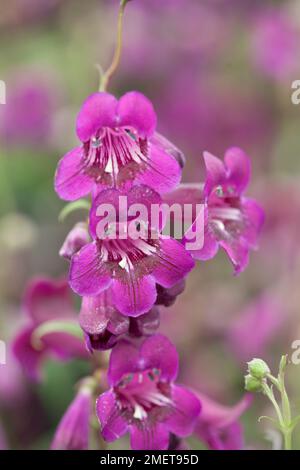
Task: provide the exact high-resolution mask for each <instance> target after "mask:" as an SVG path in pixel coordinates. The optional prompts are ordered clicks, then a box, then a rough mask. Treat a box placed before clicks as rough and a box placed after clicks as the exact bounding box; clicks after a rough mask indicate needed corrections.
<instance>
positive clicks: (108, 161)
mask: <svg viewBox="0 0 300 470" xmlns="http://www.w3.org/2000/svg"><path fill="white" fill-rule="evenodd" d="M156 125H157V118H156V114H155V111H154V108H153V106H152V104H151V102H150V101H149V100H148V99H147V98H146V97H145V96H143V95H142V94H141V93H138V92H130V93H126V94H125V95H124V96H123V97H121V98H120V99H119V100H117V99H116V98H115V97H114V96H112V95H111V94H108V93H106V92H98V93H95V94H93V95H92V96H91V97H89V98H88V99H87V100H86V101H85V103H84V104H83V106H82V109H81V110H80V112H79V115H78V119H77V135H78V137H79V139H80V141H81V144H80V145H79V146H78V147H77V148H75V149H74V150H71V151H70V152H69V153H67V155H65V156H64V157H63V158H62V160H61V161H60V162H59V164H58V168H57V171H56V176H55V189H56V192H57V193H58V195H59V196H60V197H61V198H62V199H64V200H67V201H75V200H78V199H80V198H82V197H84V196H89V198H90V210H89V218H88V221H83V222H80V223H77V224H76V225H75V226H74V228H73V229H72V230H71V231H70V233H69V234H68V236H67V238H66V240H65V242H64V243H63V246H62V248H61V250H60V255H61V256H63V257H64V258H66V259H67V260H69V261H70V270H69V285H68V282H67V281H65V280H61V281H53V280H51V279H46V278H40V279H36V280H34V281H33V282H32V283H31V284H30V285H29V286H28V288H27V291H26V295H25V300H24V305H25V307H26V311H27V315H28V317H29V320H28V322H27V324H26V326H25V327H24V328H23V330H22V331H21V332H20V333H19V335H18V336H17V337H16V339H15V342H14V352H15V355H16V356H17V358H18V359H19V361H20V362H21V364H22V365H23V367H24V369H25V370H26V371H27V373H28V374H29V375H30V376H31V377H33V378H35V379H37V378H39V377H40V364H41V361H42V359H44V358H45V357H48V356H54V357H56V358H58V359H61V360H66V359H69V358H72V357H73V358H74V357H79V358H84V359H85V360H88V358H89V357H91V355H94V358H95V360H94V361H93V362H95V363H97V364H98V365H97V366H96V368H95V371H94V374H93V375H92V376H90V377H87V378H85V379H84V380H83V381H82V382H81V383H80V384H79V390H78V394H77V396H76V398H75V399H74V401H73V403H72V404H71V405H70V407H69V408H68V410H67V411H66V414H65V415H64V417H63V418H62V421H61V423H60V425H59V427H58V429H57V432H56V435H55V438H54V441H53V444H52V448H55V449H66V448H67V449H85V448H88V446H89V435H90V428H89V422H90V420H91V416H92V415H93V413H94V409H96V415H97V417H98V421H99V426H100V432H101V435H102V438H103V440H104V441H106V442H111V441H114V440H115V439H118V438H119V437H121V436H123V435H124V434H125V433H127V432H129V433H130V442H131V447H132V448H133V449H172V448H178V447H181V446H186V443H185V442H184V441H182V439H184V438H186V437H188V436H190V435H191V434H193V433H195V435H196V436H198V437H199V439H201V440H203V441H204V442H206V444H207V445H208V446H209V447H211V448H216V449H223V448H233V449H235V448H241V446H242V442H243V439H242V429H241V426H240V424H239V423H238V418H239V416H240V414H241V413H242V412H243V411H244V410H245V409H246V408H247V406H248V405H249V403H250V401H249V400H248V398H247V397H245V398H244V399H243V400H242V402H241V403H240V404H239V405H237V406H236V407H234V408H232V411H231V409H227V408H225V407H222V406H221V405H218V404H215V403H214V402H213V401H212V400H211V399H209V398H207V397H205V396H204V395H203V394H198V393H197V392H195V391H192V390H190V389H188V388H186V387H184V386H181V385H177V384H175V383H174V381H175V379H176V376H177V373H178V353H177V351H176V348H175V346H174V345H173V344H172V343H171V342H170V340H169V339H168V338H166V337H165V336H163V335H160V334H158V333H157V332H156V330H157V329H158V327H159V324H160V307H159V306H160V305H164V306H170V305H172V304H173V303H174V302H175V300H176V297H177V296H178V295H180V294H181V293H182V292H183V290H184V287H185V278H186V277H187V275H188V274H189V273H190V272H191V270H192V269H193V268H194V266H195V260H202V261H204V260H208V259H211V258H213V257H214V256H215V255H216V253H217V251H218V248H219V247H222V248H223V249H224V250H225V251H226V252H227V254H228V256H229V258H230V260H231V261H232V263H233V265H234V268H235V272H236V273H239V272H241V271H242V270H243V269H245V267H246V265H247V263H248V258H249V251H250V250H251V249H254V248H255V247H256V244H257V237H258V233H259V230H260V228H261V225H262V223H263V211H262V209H261V208H260V207H259V205H258V204H257V203H256V202H255V201H253V200H252V199H249V198H246V197H245V196H244V191H245V189H246V187H247V185H248V183H249V175H250V162H249V159H248V157H247V156H246V155H245V153H244V152H243V151H242V150H241V149H237V148H231V149H229V150H228V151H227V152H226V154H225V158H224V163H223V162H222V161H221V160H219V159H218V158H217V157H215V156H213V155H211V154H210V153H208V152H205V153H204V162H205V165H206V179H205V181H204V182H200V181H199V185H198V186H197V187H195V185H191V186H189V185H180V184H179V183H180V179H181V171H182V168H183V165H184V162H185V157H184V155H183V153H182V152H181V151H180V150H179V149H177V147H176V146H175V145H173V144H172V143H171V142H169V141H168V140H167V139H166V138H165V137H163V136H162V135H160V134H158V133H157V132H156ZM124 199H125V200H126V207H124V205H122V202H123V201H124ZM72 204H74V203H72ZM166 204H167V207H170V206H171V205H173V204H177V206H179V207H180V208H183V207H184V206H185V205H186V204H190V205H191V206H192V210H191V212H190V213H191V219H190V221H189V227H188V228H187V229H185V230H184V232H183V233H182V234H181V237H178V236H175V234H174V233H175V230H173V231H172V230H170V231H169V233H168V234H165V232H164V228H165V226H166V217H165V212H164V207H163V206H165V205H166ZM198 204H200V205H201V207H202V209H203V210H202V211H201V214H202V215H201V216H202V219H201V220H202V221H203V223H202V224H199V223H198V222H199V220H198V219H199V217H200V215H199V213H198V212H197V210H196V209H195V208H196V207H197V205H198ZM154 206H156V207H157V208H158V210H159V213H158V217H156V218H153V217H151V218H149V216H148V215H149V213H152V212H151V210H152V208H153V207H154ZM128 207H129V208H130V209H131V208H136V210H135V211H131V210H128ZM143 208H144V209H145V210H146V215H145V213H144V212H143V210H142V209H143ZM111 209H112V212H111ZM180 214H181V216H179V218H180V217H181V218H184V211H182V212H180ZM172 222H173V224H174V223H176V222H178V220H176V217H174V218H173V219H172ZM180 222H181V223H182V224H183V225H182V226H186V222H187V221H186V220H180ZM133 228H134V230H132V229H133ZM199 231H200V232H201V237H202V238H201V239H202V240H203V243H202V245H201V246H200V247H199V246H197V247H196V248H195V249H192V248H190V247H191V244H189V243H188V242H189V241H190V240H191V239H192V237H193V236H197V235H199V233H197V232H199ZM173 232H174V233H173ZM69 286H70V287H71V289H72V290H73V291H74V292H75V293H76V294H78V295H79V296H80V297H81V298H82V302H81V309H80V313H79V316H78V315H77V313H76V312H75V309H74V306H73V304H72V301H71V289H70V288H69ZM84 344H85V347H84ZM105 350H111V354H110V357H109V362H108V364H106V362H105V357H106V356H105V357H104V356H102V355H103V353H100V356H98V355H97V351H105ZM98 358H100V362H98ZM105 377H106V379H105ZM106 381H107V382H108V385H109V387H110V388H109V390H106V389H105V388H106V383H107V382H106ZM93 403H94V404H95V403H96V405H95V406H94V405H93ZM225 431H226V433H227V434H226V435H227V438H226V439H225V437H224V438H221V435H223V436H225Z"/></svg>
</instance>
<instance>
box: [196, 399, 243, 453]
mask: <svg viewBox="0 0 300 470" xmlns="http://www.w3.org/2000/svg"><path fill="white" fill-rule="evenodd" d="M198 396H199V399H200V400H201V403H202V411H201V415H200V417H199V419H198V422H197V425H196V427H195V435H197V436H198V438H199V439H200V440H201V441H203V442H204V443H205V444H206V445H207V446H208V447H209V449H212V450H242V449H243V447H244V438H243V429H242V425H241V424H240V422H239V419H240V417H241V415H242V414H243V413H244V412H245V411H246V410H247V408H249V406H250V404H251V402H252V396H251V395H250V394H246V395H244V397H243V398H242V399H241V400H240V401H239V402H238V403H237V404H236V405H235V406H233V407H227V406H223V405H220V404H219V403H217V402H215V401H213V400H211V399H210V398H208V397H207V396H205V395H203V394H201V393H200V394H198Z"/></svg>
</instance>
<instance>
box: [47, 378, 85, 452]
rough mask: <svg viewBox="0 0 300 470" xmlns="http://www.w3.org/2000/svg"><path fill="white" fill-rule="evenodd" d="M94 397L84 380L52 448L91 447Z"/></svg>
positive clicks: (56, 433) (59, 428)
mask: <svg viewBox="0 0 300 470" xmlns="http://www.w3.org/2000/svg"><path fill="white" fill-rule="evenodd" d="M92 398H93V397H92V388H91V387H89V385H88V383H85V382H84V381H83V384H82V385H81V387H80V389H79V391H78V393H77V395H76V397H75V398H74V400H73V401H72V403H71V404H70V406H69V408H68V409H67V411H66V412H65V414H64V415H63V417H62V419H61V421H60V423H59V425H58V427H57V430H56V432H55V436H54V439H53V442H52V444H51V449H53V450H87V449H88V448H89V435H90V419H91V411H92Z"/></svg>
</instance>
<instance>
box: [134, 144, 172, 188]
mask: <svg viewBox="0 0 300 470" xmlns="http://www.w3.org/2000/svg"><path fill="white" fill-rule="evenodd" d="M180 179H181V168H180V166H179V164H178V163H177V161H176V159H175V158H174V157H173V156H172V155H170V154H168V153H166V152H165V151H164V150H163V149H162V148H160V147H158V146H156V145H154V144H152V145H151V147H150V154H149V160H148V162H147V169H146V170H145V171H144V172H143V173H140V174H139V175H138V176H137V181H138V182H139V183H140V184H145V185H147V186H150V187H151V188H153V189H155V190H156V191H157V192H158V193H160V194H163V193H167V192H168V191H171V190H172V189H174V188H175V187H176V186H177V185H178V184H179V183H180Z"/></svg>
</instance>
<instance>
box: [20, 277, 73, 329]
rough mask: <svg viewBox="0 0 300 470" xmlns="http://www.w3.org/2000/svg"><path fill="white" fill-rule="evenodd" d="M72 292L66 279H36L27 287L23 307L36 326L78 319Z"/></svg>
mask: <svg viewBox="0 0 300 470" xmlns="http://www.w3.org/2000/svg"><path fill="white" fill-rule="evenodd" d="M71 294H72V291H71V289H70V287H69V284H68V282H67V281H66V280H65V279H62V280H55V279H51V278H47V277H36V278H34V279H32V280H31V282H30V283H29V284H28V285H27V287H26V290H25V293H24V297H23V302H22V305H23V307H24V308H25V310H26V313H27V315H28V316H30V318H31V320H32V321H33V322H34V324H35V325H38V324H40V323H43V322H46V321H50V320H54V319H57V318H59V319H61V318H70V319H72V318H76V316H77V315H76V312H75V309H74V306H73V302H72V295H71Z"/></svg>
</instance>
